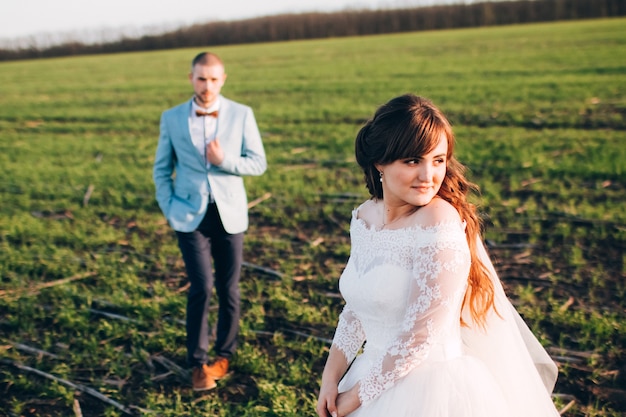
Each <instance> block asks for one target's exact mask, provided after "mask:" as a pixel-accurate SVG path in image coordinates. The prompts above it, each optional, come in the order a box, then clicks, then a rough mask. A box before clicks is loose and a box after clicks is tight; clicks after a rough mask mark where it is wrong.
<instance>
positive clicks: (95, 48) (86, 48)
mask: <svg viewBox="0 0 626 417" xmlns="http://www.w3.org/2000/svg"><path fill="white" fill-rule="evenodd" d="M624 15H626V1H624V0H515V1H485V2H482V3H471V4H453V5H441V6H428V7H416V8H408V9H386V10H385V9H383V10H360V11H357V10H354V11H342V12H335V13H302V14H282V15H276V16H267V17H260V18H253V19H246V20H239V21H229V22H210V23H206V24H196V25H193V26H188V27H184V28H181V29H178V30H174V31H170V32H167V33H164V34H161V35H146V36H141V37H138V38H123V39H121V40H119V41H112V42H105V43H99V44H84V43H81V42H77V41H74V42H66V43H63V44H60V45H58V46H51V47H47V48H37V47H30V48H20V49H0V61H7V60H17V59H32V58H43V57H56V56H68V55H85V54H99V53H113V52H128V51H147V50H157V49H174V48H183V47H194V46H202V47H205V46H216V45H231V44H243V43H255V42H276V41H288V40H296V39H315V38H328V37H341V36H360V35H373V34H383V33H395V32H411V31H421V30H436V29H452V28H467V27H479V26H493V25H508V24H522V23H532V22H547V21H555V20H574V19H589V18H603V17H615V16H624Z"/></svg>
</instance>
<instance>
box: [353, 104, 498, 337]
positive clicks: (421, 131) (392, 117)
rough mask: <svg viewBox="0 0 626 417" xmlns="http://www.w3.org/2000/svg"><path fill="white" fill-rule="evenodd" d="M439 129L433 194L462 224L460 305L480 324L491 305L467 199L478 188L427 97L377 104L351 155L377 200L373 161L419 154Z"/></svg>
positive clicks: (431, 143)
mask: <svg viewBox="0 0 626 417" xmlns="http://www.w3.org/2000/svg"><path fill="white" fill-rule="evenodd" d="M442 134H444V135H445V137H446V138H447V140H448V153H447V158H446V159H447V165H446V176H445V178H444V180H443V182H442V184H441V188H440V189H439V192H438V193H437V195H438V196H439V197H441V198H442V199H444V200H446V201H447V202H449V203H450V204H452V206H453V207H454V208H455V209H456V210H457V211H458V212H459V215H460V216H461V218H462V219H463V220H465V222H466V223H467V226H466V228H465V234H466V238H467V244H468V245H469V249H470V255H471V265H470V271H469V276H468V284H469V285H468V289H467V291H466V293H465V298H464V299H463V306H464V307H465V306H466V305H468V306H469V311H470V314H471V317H472V320H473V321H474V322H475V323H477V324H478V325H481V326H482V325H484V323H485V318H486V315H487V313H488V312H489V309H491V308H494V309H495V306H494V289H493V283H492V282H491V279H490V277H489V272H488V270H487V268H486V267H485V265H484V264H483V263H482V262H481V261H480V259H479V257H478V248H477V244H478V243H477V237H478V236H479V234H480V231H481V226H482V224H481V221H480V218H479V217H478V215H477V213H476V206H475V205H474V204H472V203H470V202H469V201H468V195H469V194H470V193H472V192H478V187H477V186H476V185H475V184H473V183H471V182H470V181H468V180H467V178H466V177H465V166H464V165H463V164H461V163H460V162H459V161H458V160H457V159H456V158H455V156H454V144H455V138H454V133H453V132H452V126H451V125H450V122H449V121H448V119H447V118H446V117H445V116H444V114H443V113H442V112H441V111H440V110H439V109H438V108H437V107H435V105H434V104H433V103H432V102H431V101H430V100H428V99H425V98H423V97H418V96H416V95H413V94H405V95H402V96H399V97H396V98H394V99H392V100H390V101H389V102H387V103H386V104H384V105H382V106H381V107H379V108H378V110H377V111H376V113H375V114H374V117H373V118H372V119H370V120H368V121H367V122H366V123H365V125H364V126H363V127H362V128H361V130H360V131H359V133H358V134H357V137H356V142H355V154H356V159H357V162H358V163H359V165H360V166H361V168H362V169H363V173H364V174H365V183H366V185H367V189H368V190H369V192H370V194H371V196H372V197H373V198H375V199H381V198H382V197H383V189H382V184H381V182H380V180H379V175H380V174H379V172H378V170H377V169H376V167H375V165H376V164H382V165H385V164H389V163H392V162H394V161H397V160H399V159H405V158H415V157H419V156H421V155H425V154H427V153H429V152H430V151H432V150H433V149H434V148H435V147H436V146H437V144H438V143H439V140H440V138H441V135H442ZM461 323H463V320H462V319H461ZM463 324H465V323H463Z"/></svg>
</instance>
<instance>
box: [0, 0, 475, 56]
mask: <svg viewBox="0 0 626 417" xmlns="http://www.w3.org/2000/svg"><path fill="white" fill-rule="evenodd" d="M446 2H447V3H450V2H456V3H459V2H463V0H456V1H453V0H2V1H1V2H0V44H2V45H7V44H10V43H13V44H15V43H21V44H24V45H26V44H30V45H31V46H46V45H45V44H46V43H49V44H54V43H62V42H65V41H70V40H71V41H73V40H83V41H86V42H106V41H110V40H114V39H119V37H120V36H121V35H124V36H129V37H133V36H141V35H144V34H155V33H163V32H166V31H168V30H172V29H177V28H180V27H184V26H188V25H192V24H194V23H206V22H209V21H218V20H239V19H246V18H250V17H258V16H269V15H275V14H281V13H302V12H312V11H322V12H333V11H341V10H346V9H381V8H398V7H413V6H422V5H432V4H442V3H446ZM466 2H468V1H466ZM33 42H36V44H33Z"/></svg>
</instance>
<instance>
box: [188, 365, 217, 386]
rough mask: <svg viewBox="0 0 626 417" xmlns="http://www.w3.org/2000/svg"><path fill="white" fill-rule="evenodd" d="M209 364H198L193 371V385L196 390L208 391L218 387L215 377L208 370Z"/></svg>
mask: <svg viewBox="0 0 626 417" xmlns="http://www.w3.org/2000/svg"><path fill="white" fill-rule="evenodd" d="M208 370H209V367H208V366H207V365H202V366H198V367H196V368H193V371H191V385H192V386H193V390H194V391H208V390H210V389H213V388H215V387H217V383H216V382H215V379H214V378H213V377H211V375H210V374H209V372H208Z"/></svg>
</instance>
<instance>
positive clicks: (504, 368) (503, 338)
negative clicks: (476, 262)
mask: <svg viewBox="0 0 626 417" xmlns="http://www.w3.org/2000/svg"><path fill="white" fill-rule="evenodd" d="M357 213H358V211H357V210H355V212H354V213H353V218H352V222H351V226H350V233H351V240H352V249H351V254H350V259H349V261H348V263H347V265H346V268H345V270H344V272H343V274H342V276H341V279H340V281H339V285H340V290H341V293H342V295H343V297H344V299H345V300H346V305H345V307H344V310H343V311H342V313H341V315H340V318H339V324H338V326H337V331H336V333H335V337H334V339H333V344H334V345H335V346H336V347H337V348H339V350H340V351H342V352H343V354H344V355H345V357H346V360H347V362H348V363H351V366H350V368H349V369H348V371H347V373H346V375H345V376H344V378H343V379H342V381H341V383H340V385H339V391H340V392H343V391H347V390H348V389H350V388H351V387H353V386H354V384H356V383H357V382H359V383H360V387H359V398H360V399H361V402H362V404H361V407H359V408H358V409H357V410H356V411H355V412H353V413H352V414H350V417H366V416H367V417H387V416H390V417H402V416H406V417H409V416H411V417H496V416H497V417H503V416H506V417H544V416H546V417H547V416H558V412H557V410H556V408H555V407H554V405H553V403H552V400H551V397H550V393H551V391H552V389H553V387H554V383H555V381H556V376H557V369H556V366H555V364H554V363H553V362H552V360H551V359H550V357H549V356H548V354H547V353H546V352H545V350H544V349H543V347H542V346H541V345H540V343H539V342H538V341H537V339H536V338H535V337H534V336H533V334H532V333H531V332H530V330H529V329H528V327H527V326H526V325H525V323H524V322H523V320H522V319H521V317H520V316H519V315H518V314H517V312H516V311H515V310H514V308H513V306H512V305H511V303H510V302H509V301H508V299H507V298H506V295H505V294H504V291H503V289H502V285H501V283H500V281H499V279H498V277H497V275H496V273H495V270H494V269H493V266H492V264H491V262H490V260H489V257H488V256H487V253H486V251H485V249H484V247H483V245H482V243H481V242H478V244H479V248H480V251H481V253H480V256H481V260H482V261H483V263H484V264H485V265H486V266H487V267H488V268H489V269H490V271H491V275H492V279H493V283H494V289H495V296H496V299H495V302H496V310H497V313H495V312H491V313H490V314H489V316H488V317H487V324H486V326H485V329H482V328H480V327H479V326H477V325H476V324H474V323H473V322H472V320H471V318H470V316H469V314H468V312H467V311H462V308H461V306H462V301H463V297H464V294H465V291H466V288H467V276H468V272H469V266H470V254H469V248H468V245H467V240H466V236H465V231H464V224H461V223H458V222H448V223H441V224H437V225H434V226H432V227H421V226H413V227H409V228H403V229H395V230H376V229H374V228H371V227H370V226H368V225H367V224H366V223H365V222H364V221H363V220H361V219H359V218H358V214H357ZM462 314H463V317H464V321H465V323H467V324H468V325H469V327H465V326H461V323H460V320H459V318H460V317H461V315H462ZM364 341H365V345H364V346H363V342H364Z"/></svg>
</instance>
